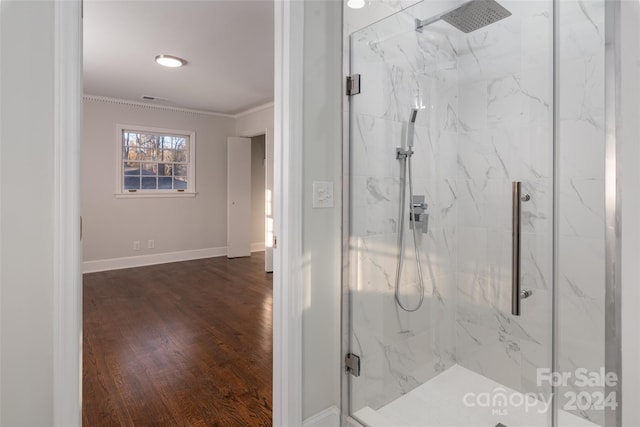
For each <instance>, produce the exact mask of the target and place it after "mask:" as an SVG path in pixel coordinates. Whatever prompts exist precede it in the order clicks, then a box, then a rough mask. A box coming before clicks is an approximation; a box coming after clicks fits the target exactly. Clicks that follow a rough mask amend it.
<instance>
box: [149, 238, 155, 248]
mask: <svg viewBox="0 0 640 427" xmlns="http://www.w3.org/2000/svg"><path fill="white" fill-rule="evenodd" d="M155 247H156V241H155V240H148V241H147V248H148V249H153V248H155Z"/></svg>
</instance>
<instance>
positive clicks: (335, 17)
mask: <svg viewBox="0 0 640 427" xmlns="http://www.w3.org/2000/svg"><path fill="white" fill-rule="evenodd" d="M341 26H342V3H341V2H322V1H307V2H305V10H304V64H303V67H304V68H303V79H304V81H303V92H304V104H303V141H302V144H303V149H302V150H303V168H302V170H303V176H304V178H303V184H302V185H303V187H302V188H303V194H304V196H303V236H302V250H303V257H304V259H303V263H304V265H303V270H302V274H303V284H302V285H303V292H304V294H303V295H304V301H305V306H304V312H303V318H302V320H303V323H302V337H303V346H302V396H303V404H302V415H303V419H304V418H308V417H310V416H311V415H313V414H316V413H318V412H320V411H322V410H324V409H326V408H328V407H331V406H333V405H335V406H338V405H339V403H340V375H341V369H340V364H341V357H340V290H341V284H340V283H341V258H340V249H341V239H342V235H341V228H340V227H341V196H340V194H341V192H340V188H341V173H342V166H341V153H342V141H341V137H342V122H341V99H342V86H341V81H342V72H341V66H342V65H341V55H342V48H341V46H342V38H341V37H342V30H341ZM313 181H333V182H334V203H335V205H334V207H333V208H328V209H312V185H313Z"/></svg>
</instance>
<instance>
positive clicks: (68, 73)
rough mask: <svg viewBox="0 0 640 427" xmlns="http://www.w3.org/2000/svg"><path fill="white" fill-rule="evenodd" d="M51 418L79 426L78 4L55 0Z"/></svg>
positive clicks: (58, 423) (59, 424) (60, 423)
mask: <svg viewBox="0 0 640 427" xmlns="http://www.w3.org/2000/svg"><path fill="white" fill-rule="evenodd" d="M53 7H54V27H53V33H54V53H53V62H54V77H53V87H54V123H53V124H54V134H53V151H54V176H53V197H54V200H53V204H54V224H53V242H52V243H53V265H54V267H53V268H54V271H53V318H52V329H53V390H52V391H53V420H51V424H52V425H53V426H56V427H62V426H65V427H73V426H78V427H79V426H80V425H81V424H82V404H81V402H82V381H81V378H82V377H81V373H82V276H81V274H80V262H81V259H82V246H81V242H80V170H81V169H80V164H81V163H80V162H81V159H80V148H81V141H82V17H81V13H82V12H81V11H82V4H81V0H70V1H63V2H54V6H53Z"/></svg>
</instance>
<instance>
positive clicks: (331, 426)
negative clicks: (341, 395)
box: [302, 406, 340, 427]
mask: <svg viewBox="0 0 640 427" xmlns="http://www.w3.org/2000/svg"><path fill="white" fill-rule="evenodd" d="M302 427H340V410H339V409H338V408H337V407H336V406H331V407H329V408H327V409H325V410H324V411H322V412H318V413H317V414H315V415H313V416H311V417H309V418H307V419H306V420H304V421H303V423H302Z"/></svg>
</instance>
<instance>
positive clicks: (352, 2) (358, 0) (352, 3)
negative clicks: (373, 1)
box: [347, 0, 365, 9]
mask: <svg viewBox="0 0 640 427" xmlns="http://www.w3.org/2000/svg"><path fill="white" fill-rule="evenodd" d="M364 5H365V1H364V0H348V1H347V6H349V7H350V8H351V9H362V8H363V7H364Z"/></svg>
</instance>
